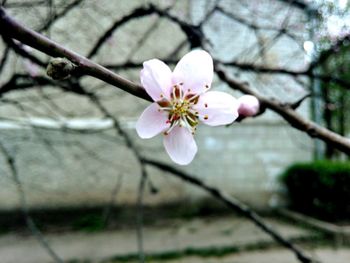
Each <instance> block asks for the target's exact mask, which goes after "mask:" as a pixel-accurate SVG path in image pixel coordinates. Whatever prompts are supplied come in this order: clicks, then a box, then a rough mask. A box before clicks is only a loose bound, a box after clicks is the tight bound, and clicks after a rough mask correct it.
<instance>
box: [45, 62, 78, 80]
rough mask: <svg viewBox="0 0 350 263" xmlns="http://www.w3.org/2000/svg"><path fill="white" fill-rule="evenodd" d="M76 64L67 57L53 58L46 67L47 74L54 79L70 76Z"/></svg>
mask: <svg viewBox="0 0 350 263" xmlns="http://www.w3.org/2000/svg"><path fill="white" fill-rule="evenodd" d="M75 68H76V66H75V65H74V64H73V63H72V62H71V61H69V60H68V59H66V58H53V59H51V60H50V62H49V65H48V66H47V69H46V74H47V75H48V76H49V77H51V78H53V79H54V80H61V79H66V78H69V77H70V75H71V73H72V72H73V71H74V69H75Z"/></svg>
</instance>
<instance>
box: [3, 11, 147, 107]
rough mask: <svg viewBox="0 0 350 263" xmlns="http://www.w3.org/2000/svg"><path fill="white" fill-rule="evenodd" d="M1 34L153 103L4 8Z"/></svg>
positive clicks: (130, 84) (136, 87)
mask: <svg viewBox="0 0 350 263" xmlns="http://www.w3.org/2000/svg"><path fill="white" fill-rule="evenodd" d="M0 34H1V35H3V36H5V37H10V38H14V39H17V40H18V41H20V42H22V43H24V44H26V45H28V46H31V47H33V48H35V49H37V50H40V51H41V52H43V53H45V54H47V55H49V56H52V57H64V58H67V59H68V60H70V61H71V62H73V63H74V64H76V65H77V68H78V70H77V72H76V73H77V74H79V75H88V76H92V77H95V78H97V79H100V80H102V81H105V82H106V83H108V84H111V85H113V86H115V87H118V88H120V89H122V90H124V91H126V92H128V93H130V94H132V95H134V96H137V97H139V98H142V99H145V100H149V101H152V99H151V98H150V97H149V95H148V94H147V93H146V91H145V90H144V89H143V88H142V87H141V86H140V85H137V84H135V83H133V82H131V81H129V80H127V79H125V78H123V77H121V76H119V75H117V74H115V73H113V72H112V71H110V70H108V69H106V68H104V67H102V66H101V65H99V64H97V63H95V62H93V61H91V60H89V59H87V58H85V57H83V56H81V55H79V54H77V53H75V52H73V51H71V50H69V49H67V48H64V47H63V46H61V45H59V44H58V43H56V42H54V41H52V40H50V39H49V38H47V37H45V36H43V35H41V34H39V33H37V32H35V31H33V30H31V29H29V28H27V27H25V26H23V25H21V24H20V23H18V22H17V21H15V20H14V19H13V18H12V17H11V16H9V15H8V14H7V13H6V12H5V9H4V8H2V7H1V8H0Z"/></svg>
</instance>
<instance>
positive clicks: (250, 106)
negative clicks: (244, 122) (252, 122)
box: [238, 95, 260, 117]
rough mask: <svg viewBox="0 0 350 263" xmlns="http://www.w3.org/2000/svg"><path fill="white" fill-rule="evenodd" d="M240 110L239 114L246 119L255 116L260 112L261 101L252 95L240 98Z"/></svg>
mask: <svg viewBox="0 0 350 263" xmlns="http://www.w3.org/2000/svg"><path fill="white" fill-rule="evenodd" d="M238 102H239V108H238V113H239V115H241V116H244V117H250V116H254V115H256V114H257V113H258V112H259V109H260V103H259V100H258V99H257V98H256V97H255V96H252V95H243V96H242V97H240V98H238Z"/></svg>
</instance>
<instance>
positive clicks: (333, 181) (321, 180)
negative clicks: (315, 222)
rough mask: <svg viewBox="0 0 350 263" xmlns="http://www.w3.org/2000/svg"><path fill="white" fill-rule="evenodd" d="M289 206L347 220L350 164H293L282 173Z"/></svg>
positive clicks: (349, 213) (327, 218)
mask: <svg viewBox="0 0 350 263" xmlns="http://www.w3.org/2000/svg"><path fill="white" fill-rule="evenodd" d="M281 178H282V181H283V182H284V184H285V185H286V187H287V190H288V194H289V199H290V208H292V209H293V210H296V211H300V212H302V213H305V214H308V215H311V216H316V217H318V218H320V219H325V220H331V221H342V220H349V219H350V163H345V162H331V161H317V162H312V163H304V164H295V165H292V166H291V167H289V168H288V169H287V170H286V171H285V172H284V173H283V174H282V176H281Z"/></svg>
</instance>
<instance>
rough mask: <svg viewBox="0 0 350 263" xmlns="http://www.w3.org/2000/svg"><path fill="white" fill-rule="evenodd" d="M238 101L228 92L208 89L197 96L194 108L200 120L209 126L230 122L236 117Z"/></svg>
mask: <svg viewBox="0 0 350 263" xmlns="http://www.w3.org/2000/svg"><path fill="white" fill-rule="evenodd" d="M238 106H239V103H238V101H237V100H236V99H235V98H234V97H233V96H231V95H230V94H228V93H225V92H221V91H209V92H207V93H204V94H203V95H202V96H200V97H199V100H198V103H197V105H195V107H194V109H195V110H197V111H198V112H199V118H200V120H201V121H202V122H203V123H205V124H207V125H210V126H217V125H225V124H230V123H232V122H233V121H234V120H235V119H236V118H237V117H238Z"/></svg>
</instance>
